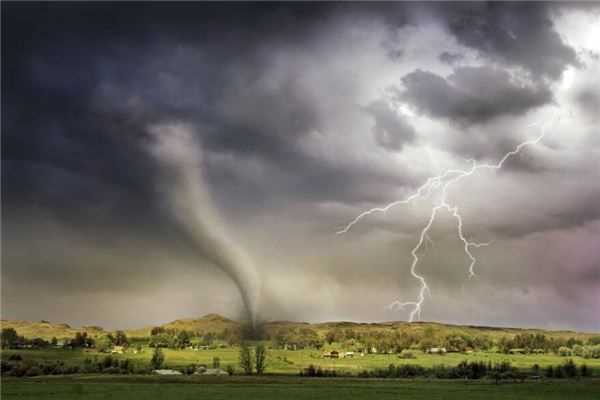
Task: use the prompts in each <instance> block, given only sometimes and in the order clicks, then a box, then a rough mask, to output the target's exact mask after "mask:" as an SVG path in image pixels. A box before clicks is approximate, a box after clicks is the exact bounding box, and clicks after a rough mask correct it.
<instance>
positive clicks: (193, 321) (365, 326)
mask: <svg viewBox="0 0 600 400" xmlns="http://www.w3.org/2000/svg"><path fill="white" fill-rule="evenodd" d="M1 324H2V328H14V329H15V330H16V331H17V333H18V334H19V335H22V336H25V337H27V338H35V337H41V338H44V339H51V338H52V337H56V338H59V339H61V338H67V337H73V336H75V334H76V333H77V332H87V334H88V335H90V336H93V337H95V336H98V335H102V334H105V333H109V332H110V331H105V330H104V329H102V328H101V327H97V326H83V327H79V328H75V327H71V326H69V325H67V324H64V323H51V322H47V321H41V322H29V321H8V320H2V321H1ZM160 326H161V327H163V328H165V329H168V330H174V331H183V330H185V331H190V332H195V333H200V334H203V333H208V332H213V333H221V332H223V331H224V330H225V329H228V330H236V329H239V327H240V323H239V322H237V321H234V320H231V319H228V318H225V317H223V316H220V315H217V314H207V315H205V316H203V317H200V318H186V319H178V320H174V321H171V322H168V323H165V324H162V325H160ZM263 328H264V330H265V331H266V332H267V333H269V334H271V333H273V332H276V331H278V330H280V329H286V330H290V329H291V330H296V331H300V330H301V329H302V328H310V329H312V330H314V331H316V333H317V334H318V335H319V336H322V337H324V336H325V335H326V334H327V332H328V331H330V330H346V329H351V330H353V331H355V332H357V333H367V332H370V333H373V332H382V333H383V332H406V333H407V334H415V335H420V334H423V332H425V330H428V331H430V332H432V333H433V334H434V335H436V336H438V335H440V336H442V335H463V334H465V335H471V336H475V335H486V336H488V337H490V338H500V337H502V336H514V335H516V334H519V333H543V334H545V335H546V336H548V337H553V338H565V339H566V338H576V339H580V340H584V341H585V340H587V339H588V338H590V337H591V336H596V335H598V333H585V332H575V331H565V330H562V331H552V330H544V329H535V328H499V327H488V326H481V327H480V326H462V325H451V324H442V323H437V322H414V323H407V322H401V321H396V322H379V323H361V322H347V321H341V322H322V323H314V324H311V323H307V322H294V321H270V322H266V323H264V324H263ZM151 329H152V327H151V326H148V327H144V328H139V329H130V330H126V331H125V332H126V334H127V335H128V336H130V337H148V336H149V335H150V331H151Z"/></svg>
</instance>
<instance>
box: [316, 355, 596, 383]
mask: <svg viewBox="0 0 600 400" xmlns="http://www.w3.org/2000/svg"><path fill="white" fill-rule="evenodd" d="M540 372H541V371H540V367H539V366H538V365H534V366H533V368H532V369H531V371H529V373H527V372H526V371H524V370H519V369H518V368H516V367H513V366H512V365H511V364H510V362H508V361H504V362H500V363H495V364H492V363H491V362H488V363H486V362H483V361H473V362H469V361H462V362H461V363H460V364H458V365H457V366H455V367H446V366H444V365H437V366H433V367H432V368H424V367H422V366H420V365H410V364H405V365H398V366H396V365H394V364H390V365H389V366H388V367H387V368H375V369H372V370H368V371H362V372H360V373H359V376H361V377H365V378H368V377H375V378H415V377H429V378H438V379H482V378H488V379H493V380H495V381H496V382H499V381H500V380H510V379H512V380H521V381H522V380H525V379H526V378H527V377H528V376H531V377H535V378H537V377H539V376H540ZM305 374H306V370H305ZM544 375H545V376H546V377H549V378H576V377H582V376H583V377H587V376H591V370H590V369H589V368H588V367H587V366H586V365H585V364H584V365H581V366H580V367H577V365H576V364H575V363H574V362H573V360H567V361H566V362H565V363H563V364H562V365H559V366H549V367H547V368H546V370H545V372H544ZM307 376H316V375H307Z"/></svg>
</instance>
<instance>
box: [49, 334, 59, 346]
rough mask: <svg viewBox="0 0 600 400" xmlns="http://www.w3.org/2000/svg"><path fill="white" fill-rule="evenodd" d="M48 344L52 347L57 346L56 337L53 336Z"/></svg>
mask: <svg viewBox="0 0 600 400" xmlns="http://www.w3.org/2000/svg"><path fill="white" fill-rule="evenodd" d="M50 344H52V346H56V345H57V344H58V339H57V338H56V336H54V337H53V338H52V340H51V341H50Z"/></svg>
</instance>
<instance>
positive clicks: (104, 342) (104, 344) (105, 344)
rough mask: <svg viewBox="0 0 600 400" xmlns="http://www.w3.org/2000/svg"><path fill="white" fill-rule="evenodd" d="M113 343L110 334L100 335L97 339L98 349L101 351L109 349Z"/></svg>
mask: <svg viewBox="0 0 600 400" xmlns="http://www.w3.org/2000/svg"><path fill="white" fill-rule="evenodd" d="M112 345H113V342H112V340H111V337H110V336H108V335H104V336H100V337H99V338H98V339H96V350H97V351H99V352H100V353H103V352H105V351H108V350H109V349H110V348H111V347H112Z"/></svg>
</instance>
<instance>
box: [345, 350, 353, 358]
mask: <svg viewBox="0 0 600 400" xmlns="http://www.w3.org/2000/svg"><path fill="white" fill-rule="evenodd" d="M344 357H346V358H354V352H353V351H347V352H346V353H344Z"/></svg>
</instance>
